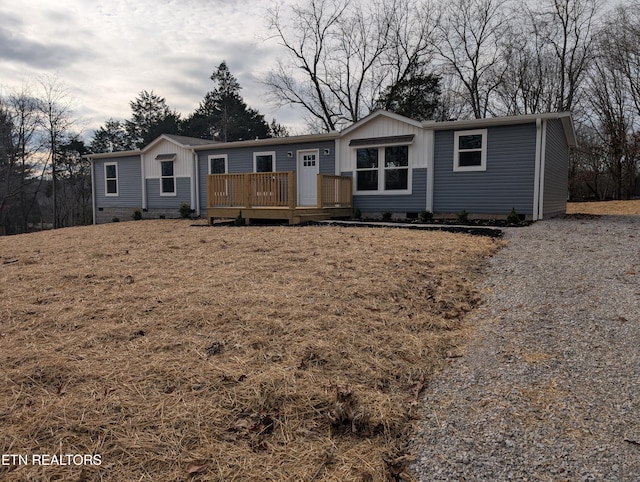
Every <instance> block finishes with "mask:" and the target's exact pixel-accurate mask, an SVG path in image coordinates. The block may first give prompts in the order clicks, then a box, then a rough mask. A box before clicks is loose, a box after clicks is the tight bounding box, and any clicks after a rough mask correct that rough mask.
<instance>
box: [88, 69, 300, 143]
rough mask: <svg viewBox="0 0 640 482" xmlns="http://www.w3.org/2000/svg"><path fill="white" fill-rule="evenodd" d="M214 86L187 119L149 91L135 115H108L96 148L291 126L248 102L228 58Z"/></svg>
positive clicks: (228, 136)
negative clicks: (166, 136) (122, 117)
mask: <svg viewBox="0 0 640 482" xmlns="http://www.w3.org/2000/svg"><path fill="white" fill-rule="evenodd" d="M210 79H211V80H212V81H213V84H214V87H213V89H212V90H211V91H209V92H207V94H206V95H205V96H204V99H202V101H200V104H199V105H198V107H197V108H196V109H195V111H194V112H193V113H191V114H189V115H188V116H186V117H185V118H181V116H180V114H179V113H177V112H176V111H174V110H172V109H171V108H170V107H169V106H168V105H167V102H166V100H165V98H164V97H161V96H159V95H157V94H155V93H154V92H153V91H151V92H148V91H146V90H144V91H142V92H140V93H139V94H138V97H136V99H134V100H132V101H131V102H130V104H129V105H130V107H131V117H130V118H129V119H128V120H125V121H119V120H115V119H109V120H108V121H107V122H106V123H105V125H104V126H101V127H100V128H99V129H98V130H97V131H96V133H95V134H94V136H93V140H92V141H91V145H90V148H91V151H92V152H111V151H127V150H134V149H139V148H141V147H143V146H145V145H146V144H148V143H149V142H151V141H152V140H154V139H155V138H157V137H158V136H160V135H162V134H178V135H184V136H189V137H197V138H201V139H211V140H215V141H222V142H228V141H238V140H248V139H256V138H261V139H262V138H267V137H281V136H284V135H287V130H286V128H285V127H283V126H282V125H280V124H278V123H277V122H276V121H275V119H274V120H272V121H271V123H268V122H267V121H266V120H265V118H264V115H262V114H260V113H259V112H258V111H257V110H256V109H253V108H251V107H249V106H247V104H246V103H245V102H244V100H243V98H242V96H241V95H240V90H241V89H242V87H241V86H240V84H239V82H238V80H237V79H236V78H235V76H233V75H232V74H231V72H230V71H229V68H228V67H227V63H226V62H225V61H223V62H222V63H221V64H220V65H219V66H218V67H217V69H216V70H215V71H214V72H213V74H211V77H210Z"/></svg>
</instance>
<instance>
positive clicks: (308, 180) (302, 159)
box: [298, 149, 320, 206]
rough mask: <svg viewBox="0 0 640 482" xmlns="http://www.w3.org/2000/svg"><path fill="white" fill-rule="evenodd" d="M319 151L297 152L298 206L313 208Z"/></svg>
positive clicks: (318, 170)
mask: <svg viewBox="0 0 640 482" xmlns="http://www.w3.org/2000/svg"><path fill="white" fill-rule="evenodd" d="M318 158H319V151H318V150H317V149H316V150H313V151H298V206H315V205H316V203H317V202H318V200H317V190H318V173H319V172H320V163H319V159H318Z"/></svg>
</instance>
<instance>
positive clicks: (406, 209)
mask: <svg viewBox="0 0 640 482" xmlns="http://www.w3.org/2000/svg"><path fill="white" fill-rule="evenodd" d="M341 175H342V176H351V177H353V173H352V172H343V173H341ZM426 206H427V170H426V169H414V170H413V176H412V190H411V194H398V195H389V194H387V195H376V194H372V195H361V194H360V195H357V196H353V208H354V209H359V210H360V212H361V213H363V214H365V215H366V214H372V215H374V214H375V215H381V214H383V213H385V212H390V213H394V214H399V215H402V214H406V213H420V212H421V211H424V210H425V209H426Z"/></svg>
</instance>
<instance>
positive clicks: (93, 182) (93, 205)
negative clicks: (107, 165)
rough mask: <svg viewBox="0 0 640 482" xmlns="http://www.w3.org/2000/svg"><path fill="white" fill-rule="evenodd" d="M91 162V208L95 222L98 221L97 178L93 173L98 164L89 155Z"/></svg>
mask: <svg viewBox="0 0 640 482" xmlns="http://www.w3.org/2000/svg"><path fill="white" fill-rule="evenodd" d="M88 159H89V162H91V210H92V211H93V224H97V223H96V178H95V175H94V173H93V171H94V170H95V168H96V166H95V164H94V163H93V158H91V157H89V158H88Z"/></svg>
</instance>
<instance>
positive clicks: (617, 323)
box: [412, 216, 640, 481]
mask: <svg viewBox="0 0 640 482" xmlns="http://www.w3.org/2000/svg"><path fill="white" fill-rule="evenodd" d="M505 239H506V240H507V241H508V243H509V245H508V247H507V248H505V249H503V250H502V251H500V252H499V253H498V254H497V255H496V256H494V257H493V258H492V259H491V261H490V266H489V269H488V277H487V279H486V281H485V285H484V286H483V287H482V289H484V290H485V291H486V303H485V304H484V305H483V307H482V308H480V311H479V313H478V315H477V317H475V318H474V322H475V323H476V325H477V331H476V332H475V333H474V335H473V336H472V338H471V340H470V342H469V345H468V346H467V347H466V349H465V351H464V356H462V357H461V358H457V359H454V360H452V362H451V365H450V366H449V367H448V368H447V369H446V370H445V371H444V372H443V373H442V374H441V376H440V377H439V378H438V379H436V380H434V381H433V383H431V384H430V386H429V387H428V388H427V390H426V392H425V396H424V404H425V407H426V413H427V417H426V420H425V422H424V424H423V425H422V427H420V430H419V433H418V435H417V437H416V439H415V445H414V448H413V451H414V453H416V455H417V459H416V462H415V464H414V465H413V467H412V468H413V470H414V472H415V474H416V475H417V476H418V479H419V480H421V481H439V480H442V481H450V480H468V481H474V480H491V481H494V480H495V481H497V480H545V481H546V480H549V481H565V480H566V481H590V480H594V481H595V480H597V481H637V480H640V217H639V216H615V217H614V216H603V217H598V218H592V217H588V216H578V217H570V218H565V219H553V220H548V221H541V222H538V223H535V224H534V225H532V226H530V227H526V228H511V229H508V230H507V232H506V234H505Z"/></svg>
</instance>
